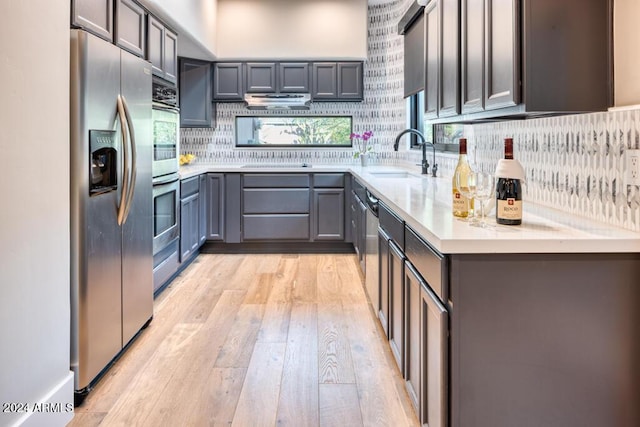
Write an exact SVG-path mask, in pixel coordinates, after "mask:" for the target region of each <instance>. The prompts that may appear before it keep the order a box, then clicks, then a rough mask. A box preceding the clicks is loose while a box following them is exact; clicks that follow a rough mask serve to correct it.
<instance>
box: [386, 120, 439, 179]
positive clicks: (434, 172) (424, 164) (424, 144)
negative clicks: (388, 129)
mask: <svg viewBox="0 0 640 427" xmlns="http://www.w3.org/2000/svg"><path fill="white" fill-rule="evenodd" d="M407 133H412V134H414V135H417V136H418V138H420V140H421V142H420V146H421V147H422V164H421V166H422V174H423V175H426V174H428V173H429V162H428V161H427V140H426V138H425V137H424V135H423V134H422V132H420V131H419V130H416V129H405V130H403V131H402V132H400V133H399V134H398V136H396V142H394V144H393V149H394V151H398V146H399V145H400V139H401V138H402V137H403V136H404V135H405V134H407ZM430 144H431V148H433V167H432V168H431V176H433V177H434V178H435V177H436V176H437V172H438V165H437V164H436V145H435V144H434V143H433V142H431V143H430Z"/></svg>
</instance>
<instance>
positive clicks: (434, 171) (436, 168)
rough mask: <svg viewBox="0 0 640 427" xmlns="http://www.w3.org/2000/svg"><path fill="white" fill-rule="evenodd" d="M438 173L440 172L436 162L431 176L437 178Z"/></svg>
mask: <svg viewBox="0 0 640 427" xmlns="http://www.w3.org/2000/svg"><path fill="white" fill-rule="evenodd" d="M437 173H438V165H437V164H435V165H433V168H431V176H433V177H434V178H436V177H437Z"/></svg>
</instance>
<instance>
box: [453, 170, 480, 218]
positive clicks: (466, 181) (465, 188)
mask: <svg viewBox="0 0 640 427" xmlns="http://www.w3.org/2000/svg"><path fill="white" fill-rule="evenodd" d="M472 175H473V170H471V171H469V173H467V174H464V173H457V174H456V187H457V188H458V191H459V192H460V194H462V195H463V196H464V197H466V198H467V200H468V208H469V216H468V217H467V221H469V223H470V224H475V223H477V222H478V218H476V217H475V215H474V212H475V210H472V208H471V206H472V204H473V199H474V197H475V192H476V188H475V186H472V185H470V184H471V183H472V182H471V176H472ZM473 205H474V206H475V204H473Z"/></svg>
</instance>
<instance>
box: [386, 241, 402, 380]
mask: <svg viewBox="0 0 640 427" xmlns="http://www.w3.org/2000/svg"><path fill="white" fill-rule="evenodd" d="M404 260H405V258H404V253H403V252H402V249H400V248H399V247H398V245H396V244H395V243H394V241H393V240H391V241H389V297H390V301H389V345H390V346H391V353H393V357H394V359H395V361H396V364H397V365H398V368H399V369H400V372H401V373H402V375H403V376H404V373H405V370H404Z"/></svg>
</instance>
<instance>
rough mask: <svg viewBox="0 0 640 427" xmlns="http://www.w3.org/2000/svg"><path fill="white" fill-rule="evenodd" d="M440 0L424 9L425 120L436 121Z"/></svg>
mask: <svg viewBox="0 0 640 427" xmlns="http://www.w3.org/2000/svg"><path fill="white" fill-rule="evenodd" d="M439 10H440V7H439V0H434V1H432V2H431V3H429V4H428V5H427V7H426V8H425V9H424V14H425V15H424V17H425V34H426V37H427V39H426V40H425V71H424V74H425V76H424V78H425V84H424V90H425V93H424V118H425V119H434V118H437V117H438V103H439V101H438V99H439V93H438V91H439V89H440V84H439V83H438V82H439V78H440V63H439V44H440V42H439V30H438V21H439V20H438V13H439Z"/></svg>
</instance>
